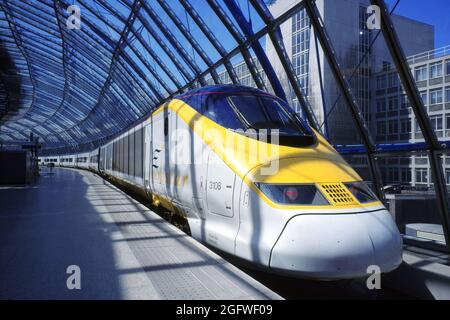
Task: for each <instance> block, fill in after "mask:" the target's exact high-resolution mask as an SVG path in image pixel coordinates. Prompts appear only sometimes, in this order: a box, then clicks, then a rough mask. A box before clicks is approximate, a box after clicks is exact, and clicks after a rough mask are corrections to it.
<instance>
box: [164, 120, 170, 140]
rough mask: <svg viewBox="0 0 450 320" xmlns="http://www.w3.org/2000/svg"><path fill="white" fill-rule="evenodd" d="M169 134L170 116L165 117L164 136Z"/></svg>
mask: <svg viewBox="0 0 450 320" xmlns="http://www.w3.org/2000/svg"><path fill="white" fill-rule="evenodd" d="M168 134H169V116H167V115H166V116H164V136H166V137H167V135H168Z"/></svg>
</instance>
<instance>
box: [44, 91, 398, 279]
mask: <svg viewBox="0 0 450 320" xmlns="http://www.w3.org/2000/svg"><path fill="white" fill-rule="evenodd" d="M261 132H265V133H267V132H269V133H275V134H273V135H272V134H271V135H268V136H269V138H267V137H266V138H265V139H261V138H263V134H261ZM230 141H231V142H233V143H230ZM261 154H263V156H260V155H261ZM49 159H50V160H52V161H54V162H55V164H56V165H58V166H66V167H78V168H83V169H89V170H92V171H95V172H98V173H100V174H102V175H105V176H107V177H109V178H111V179H114V180H116V181H118V182H120V183H122V184H124V185H126V186H128V187H130V188H134V189H137V190H140V191H141V192H142V193H143V194H145V195H146V196H147V197H149V198H150V199H151V201H152V202H153V203H154V204H155V205H160V206H163V207H165V208H167V209H169V210H172V211H174V212H177V213H178V214H181V215H183V216H184V217H185V218H186V220H187V222H188V224H189V229H190V232H191V234H192V236H193V237H194V238H195V239H198V240H199V241H201V242H204V243H206V244H208V245H210V246H212V247H215V248H217V249H219V250H222V251H224V252H227V253H229V254H231V255H235V256H237V257H239V258H242V259H245V260H247V261H249V262H251V263H254V264H255V265H257V266H260V267H264V268H266V269H267V270H268V271H269V272H274V273H282V274H288V275H293V276H297V277H306V278H314V279H323V280H331V279H350V278H360V277H364V276H367V269H368V267H369V266H372V265H376V266H378V267H379V268H380V270H381V272H389V271H391V270H393V269H395V268H397V267H398V266H399V264H400V263H401V261H402V240H401V236H400V234H399V231H398V229H397V226H396V224H395V223H394V221H393V219H392V217H391V215H390V213H389V212H388V211H387V209H386V208H385V207H384V205H383V204H382V203H381V202H380V201H379V200H378V199H377V198H376V196H375V195H374V194H373V192H372V191H371V190H370V188H369V187H368V186H367V185H366V184H365V183H364V182H363V181H362V179H361V178H360V176H359V175H358V174H357V173H356V172H355V171H354V170H353V169H352V168H351V167H350V166H349V164H348V163H347V162H346V161H345V160H344V159H343V158H342V157H341V156H340V155H339V154H338V153H337V152H336V151H335V149H334V148H333V147H332V146H331V145H330V144H329V143H328V142H327V141H326V139H324V138H323V137H322V136H321V135H320V134H319V133H317V132H315V131H314V130H313V129H311V128H310V127H309V126H308V125H307V124H305V123H304V121H303V120H302V119H301V118H299V117H298V116H296V115H295V114H294V112H293V111H292V109H290V107H289V106H288V105H287V104H286V103H285V102H283V101H282V100H280V99H278V98H277V97H274V96H272V95H269V94H267V93H265V92H263V91H260V90H257V89H253V88H248V87H243V86H235V85H221V86H209V87H203V88H200V89H196V90H193V91H190V92H188V93H185V94H182V95H180V96H178V97H177V98H175V99H173V100H171V101H170V102H168V103H165V104H164V105H163V106H161V107H160V108H158V109H157V110H155V111H154V112H153V114H152V115H151V116H150V117H149V118H148V119H146V120H145V121H144V122H143V123H141V124H139V125H137V126H136V127H134V128H132V129H130V130H129V131H127V132H126V133H124V134H122V135H121V136H119V137H117V138H115V139H114V140H112V141H110V142H108V143H107V144H105V145H103V146H101V147H100V148H98V149H96V150H93V151H92V152H88V153H80V154H72V155H64V156H58V157H56V156H51V157H43V158H42V161H41V162H42V163H44V164H45V163H46V162H48V161H49Z"/></svg>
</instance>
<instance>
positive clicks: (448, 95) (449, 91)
mask: <svg viewBox="0 0 450 320" xmlns="http://www.w3.org/2000/svg"><path fill="white" fill-rule="evenodd" d="M445 102H448V103H450V87H447V88H445Z"/></svg>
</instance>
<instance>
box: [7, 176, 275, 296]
mask: <svg viewBox="0 0 450 320" xmlns="http://www.w3.org/2000/svg"><path fill="white" fill-rule="evenodd" d="M43 170H44V171H43V172H42V174H41V177H40V178H39V180H38V183H37V184H36V185H34V186H27V187H2V188H0V298H1V299H279V298H280V297H279V296H278V295H277V294H275V293H273V292H272V291H270V290H269V289H267V288H266V287H264V286H263V285H261V284H260V283H259V282H257V281H256V280H254V279H252V278H251V277H250V276H248V275H247V274H245V273H244V272H242V271H240V270H239V269H237V268H236V267H234V266H233V265H231V264H230V263H228V262H226V261H225V260H224V259H222V258H221V257H219V256H218V255H216V254H215V253H213V252H212V251H210V250H209V249H207V248H206V247H204V246H203V245H201V244H199V243H198V242H197V241H195V240H194V239H192V238H190V237H189V236H187V235H185V234H184V233H182V232H181V231H180V230H178V229H177V228H175V227H174V226H172V225H170V224H169V223H167V222H166V221H165V220H163V219H162V218H160V217H159V216H158V215H156V214H155V213H153V212H151V211H150V210H149V209H148V208H146V207H145V206H143V205H142V204H140V203H138V202H137V201H135V200H134V199H132V198H131V197H130V196H128V195H126V194H124V193H123V192H122V191H120V190H119V189H117V188H116V187H114V186H113V185H111V184H110V183H108V182H106V181H105V180H103V179H102V178H100V177H98V176H97V175H95V174H93V173H91V172H87V171H82V170H73V169H60V168H56V169H55V170H54V173H53V174H50V173H49V172H48V171H47V169H43ZM71 265H76V266H79V268H80V271H81V278H80V280H81V289H80V290H77V289H73V290H69V289H68V288H67V284H66V282H67V279H68V278H69V276H70V275H71V274H68V273H66V271H67V268H68V267H69V266H71Z"/></svg>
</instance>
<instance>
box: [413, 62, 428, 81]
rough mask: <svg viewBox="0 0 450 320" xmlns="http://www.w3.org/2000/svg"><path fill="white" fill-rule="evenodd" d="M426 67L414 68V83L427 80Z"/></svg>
mask: <svg viewBox="0 0 450 320" xmlns="http://www.w3.org/2000/svg"><path fill="white" fill-rule="evenodd" d="M427 69H428V68H427V66H426V65H424V66H420V67H416V68H415V75H416V81H424V80H427V79H428V74H427Z"/></svg>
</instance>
